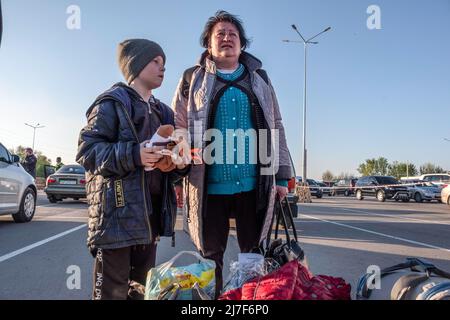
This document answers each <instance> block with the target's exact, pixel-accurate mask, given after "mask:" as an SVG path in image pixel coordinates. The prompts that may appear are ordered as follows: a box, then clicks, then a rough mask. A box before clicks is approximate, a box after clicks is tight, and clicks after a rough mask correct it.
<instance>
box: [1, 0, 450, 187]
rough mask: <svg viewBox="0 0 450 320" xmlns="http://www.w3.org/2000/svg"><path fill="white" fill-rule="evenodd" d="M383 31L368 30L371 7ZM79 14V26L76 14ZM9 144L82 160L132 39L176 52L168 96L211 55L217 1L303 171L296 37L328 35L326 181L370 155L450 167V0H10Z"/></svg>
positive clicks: (315, 74) (5, 105) (320, 139)
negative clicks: (206, 41)
mask: <svg viewBox="0 0 450 320" xmlns="http://www.w3.org/2000/svg"><path fill="white" fill-rule="evenodd" d="M372 4H375V5H378V6H379V7H380V9H381V27H382V28H381V30H369V29H368V28H367V24H366V21H367V19H368V18H369V14H368V13H367V12H366V10H367V8H368V6H369V5H372ZM70 5H78V6H79V7H80V9H81V29H80V30H69V29H67V27H66V20H67V19H68V17H69V15H68V14H67V13H66V9H67V7H68V6H70ZM2 6H3V14H4V35H3V41H2V47H1V48H0V141H1V142H2V143H3V144H5V145H6V146H7V147H8V148H11V147H15V146H18V145H19V144H21V145H31V144H32V129H31V128H29V127H26V126H25V125H24V122H28V123H34V124H35V123H38V122H39V123H41V124H43V125H45V126H46V127H45V128H43V129H40V130H38V131H37V135H36V149H38V150H41V151H43V152H44V154H46V155H48V156H49V157H50V158H51V159H52V160H53V161H54V160H55V158H56V157H57V156H62V158H63V162H65V163H71V162H74V158H75V154H76V148H77V139H78V133H79V131H80V129H81V128H82V126H83V125H84V124H85V121H86V119H85V116H84V114H85V111H86V109H87V108H88V107H89V105H90V103H91V102H92V101H93V100H94V98H95V97H96V96H97V95H98V94H99V93H100V92H102V91H103V90H105V89H107V88H108V87H109V86H110V85H112V84H113V83H115V82H117V81H121V80H122V77H121V74H120V72H119V69H118V67H117V63H116V46H117V44H118V43H119V42H120V41H122V40H124V39H126V38H137V37H142V38H148V39H152V40H154V41H157V42H158V43H160V44H161V46H162V47H163V48H164V50H165V52H166V55H167V65H166V66H167V72H166V78H165V81H164V84H163V86H162V87H161V88H160V89H158V90H156V91H155V95H156V96H157V97H158V98H160V99H161V100H162V101H164V102H166V103H167V104H170V102H171V100H172V96H173V94H174V91H175V88H176V85H177V82H178V80H179V78H180V76H181V74H182V72H183V70H184V69H186V68H188V67H190V66H192V65H193V64H194V63H195V61H196V60H197V58H198V56H199V55H200V53H201V52H202V48H201V47H200V45H199V37H200V33H201V31H202V28H203V26H204V23H205V22H206V20H207V19H208V17H209V16H211V15H213V14H214V12H215V11H216V10H218V9H224V10H227V11H229V12H231V13H234V14H237V15H239V16H240V17H241V18H242V19H243V21H244V23H245V28H246V31H247V33H248V35H249V36H250V37H251V38H252V39H253V42H252V44H251V46H250V48H249V49H248V51H249V52H250V53H252V54H254V55H256V56H257V57H259V58H260V59H261V60H262V61H263V64H264V68H265V69H266V70H267V72H268V74H269V76H270V78H271V80H272V82H273V84H274V86H275V89H276V92H277V95H278V99H279V103H280V106H281V111H282V115H283V118H284V125H285V127H286V131H287V138H288V144H289V147H290V149H291V152H292V154H293V157H294V161H295V162H296V167H297V168H298V172H300V167H301V163H300V158H301V150H302V148H303V147H302V97H303V47H302V45H300V44H292V43H291V44H287V43H283V42H282V41H281V40H282V39H292V40H298V38H297V37H298V36H297V35H296V34H295V33H294V31H293V30H292V29H291V28H290V25H291V24H292V23H295V24H297V26H298V27H299V29H300V30H301V32H302V33H303V34H304V36H305V37H308V36H312V35H314V34H316V33H318V32H320V31H321V30H323V29H324V28H325V27H327V26H331V27H332V31H330V32H328V33H326V34H324V35H322V36H321V37H320V38H318V41H319V42H320V43H319V44H318V45H317V46H314V47H312V48H311V49H310V51H309V55H308V80H307V85H308V117H307V148H308V166H309V169H308V172H309V176H310V177H313V178H319V179H320V178H321V176H322V173H323V172H324V171H325V170H331V171H332V172H333V173H334V174H339V173H341V172H348V173H355V174H356V173H357V172H356V168H357V167H358V165H359V164H360V163H361V162H363V161H364V160H365V159H367V158H372V157H378V156H384V157H386V158H388V160H390V161H410V162H413V163H415V164H416V165H417V166H419V165H421V164H423V163H425V162H433V163H435V164H438V165H440V166H441V167H444V168H447V169H449V170H450V160H449V159H450V142H447V141H445V140H444V139H443V138H448V139H450V59H449V57H450V37H449V31H450V1H449V0H433V1H417V0H416V1H407V0H396V1H381V0H371V1H366V0H342V1H333V0H327V1H325V0H321V1H317V0H316V1H298V0H295V1H294V0H292V1H287V0H279V1H256V0H246V1H242V0H240V1H237V0H228V1H214V0H209V1H204V0H196V1H181V0H179V1H176V0H165V1H160V0H155V1H143V0H142V1H139V0H135V1H133V0H130V1H120V2H119V1H106V0H96V1H92V0H90V1H87V0H70V1H64V0H39V1H34V0H2Z"/></svg>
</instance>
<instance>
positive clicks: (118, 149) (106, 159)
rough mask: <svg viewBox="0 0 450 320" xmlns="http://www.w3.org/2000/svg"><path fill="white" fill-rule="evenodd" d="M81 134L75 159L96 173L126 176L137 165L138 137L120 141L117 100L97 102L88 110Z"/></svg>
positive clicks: (105, 175)
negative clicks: (134, 153) (135, 151)
mask: <svg viewBox="0 0 450 320" xmlns="http://www.w3.org/2000/svg"><path fill="white" fill-rule="evenodd" d="M87 119H88V124H87V126H85V127H84V128H83V129H82V130H81V132H80V136H79V140H78V153H77V156H76V161H77V162H78V163H79V164H80V165H82V166H83V167H84V168H85V169H86V170H87V171H89V172H90V173H92V174H94V175H102V176H104V177H109V176H125V175H127V174H128V173H129V172H131V171H133V170H135V169H136V167H137V164H136V163H135V161H134V158H133V149H135V148H136V147H138V143H137V142H135V141H117V139H118V134H119V118H118V115H117V111H116V109H115V105H114V101H112V100H105V101H103V102H100V103H99V104H97V105H96V106H95V107H94V108H93V109H92V111H91V112H90V113H89V114H88V117H87Z"/></svg>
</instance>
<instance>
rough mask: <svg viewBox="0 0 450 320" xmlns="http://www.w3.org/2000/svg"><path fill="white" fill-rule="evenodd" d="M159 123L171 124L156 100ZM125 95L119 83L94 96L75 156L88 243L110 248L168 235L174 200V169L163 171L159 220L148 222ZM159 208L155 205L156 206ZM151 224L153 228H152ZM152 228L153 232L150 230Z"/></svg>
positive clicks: (147, 200)
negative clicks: (81, 171) (82, 176)
mask: <svg viewBox="0 0 450 320" xmlns="http://www.w3.org/2000/svg"><path fill="white" fill-rule="evenodd" d="M160 107H161V110H162V124H173V112H172V110H171V109H170V108H169V107H168V106H166V105H164V104H163V103H160ZM131 108H132V106H131V100H130V97H129V95H128V93H127V90H126V89H125V88H124V85H123V84H116V85H114V86H113V87H112V88H111V89H110V90H108V91H106V92H105V93H103V94H102V95H100V96H99V97H98V98H97V99H96V101H95V102H94V103H93V104H92V106H91V107H90V108H89V109H88V111H87V113H86V115H87V119H88V125H87V126H86V127H84V128H83V129H82V130H81V132H80V137H79V141H78V154H77V157H76V161H77V162H78V163H79V164H81V165H82V166H83V167H84V168H85V169H86V192H87V199H88V203H89V231H88V246H89V248H90V250H91V252H92V253H94V252H95V251H96V249H97V248H103V249H115V248H122V247H127V246H133V245H138V244H149V243H150V242H151V241H152V240H153V239H155V238H157V237H158V236H172V237H174V227H175V220H176V210H177V209H176V200H175V193H174V188H173V185H172V183H173V182H174V181H176V180H177V179H178V178H179V175H178V174H177V173H175V172H174V173H168V174H163V182H162V186H161V188H162V189H163V192H162V208H161V219H160V220H161V225H160V226H157V228H155V226H151V225H150V215H151V214H155V213H154V212H153V211H152V208H151V200H150V190H149V188H147V187H146V186H147V185H148V184H147V182H146V180H145V179H146V174H145V171H144V168H143V167H140V166H138V165H137V164H136V161H135V159H134V157H133V151H135V150H136V147H138V145H139V144H140V143H141V142H142V141H139V137H138V134H137V132H136V128H135V125H134V123H133V121H132V119H131V116H130V115H131V114H132V109H131ZM158 211H159V210H158ZM152 227H153V228H152ZM152 230H158V233H159V234H158V235H154V234H152Z"/></svg>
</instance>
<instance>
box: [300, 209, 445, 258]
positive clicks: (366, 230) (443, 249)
mask: <svg viewBox="0 0 450 320" xmlns="http://www.w3.org/2000/svg"><path fill="white" fill-rule="evenodd" d="M300 215H301V216H303V217H307V218H311V219H314V220H319V221H323V222H327V223H331V224H334V225H337V226H340V227H344V228H350V229H354V230H358V231H362V232H366V233H371V234H374V235H377V236H381V237H385V238H390V239H394V240H398V241H402V242H407V243H411V244H416V245H420V246H422V247H427V248H432V249H437V250H441V251H445V252H448V253H450V249H447V248H441V247H437V246H433V245H431V244H427V243H423V242H419V241H414V240H409V239H405V238H400V237H396V236H391V235H389V234H385V233H381V232H376V231H372V230H368V229H363V228H358V227H354V226H350V225H348V224H344V223H339V222H333V221H328V220H324V219H320V218H316V217H313V216H310V215H306V214H300Z"/></svg>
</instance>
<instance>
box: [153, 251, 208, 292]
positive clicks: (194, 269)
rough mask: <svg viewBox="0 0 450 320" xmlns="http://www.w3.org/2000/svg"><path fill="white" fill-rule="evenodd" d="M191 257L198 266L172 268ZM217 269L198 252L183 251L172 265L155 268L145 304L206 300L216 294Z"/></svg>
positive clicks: (175, 257) (167, 263)
mask: <svg viewBox="0 0 450 320" xmlns="http://www.w3.org/2000/svg"><path fill="white" fill-rule="evenodd" d="M186 254H188V255H192V256H194V257H196V258H198V259H199V262H198V263H194V264H191V265H188V266H182V267H173V264H174V263H175V261H176V260H177V259H178V258H179V257H180V256H182V255H186ZM215 268H216V264H215V262H214V261H212V260H207V259H205V258H203V257H202V256H201V255H200V254H198V253H197V252H192V251H181V252H179V253H178V254H177V255H175V256H174V257H173V258H172V259H170V260H169V261H167V262H165V263H163V264H161V265H159V266H157V267H155V268H152V269H151V270H150V271H149V272H148V274H147V283H146V286H145V300H198V299H201V300H207V298H210V299H213V298H214V293H215Z"/></svg>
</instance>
